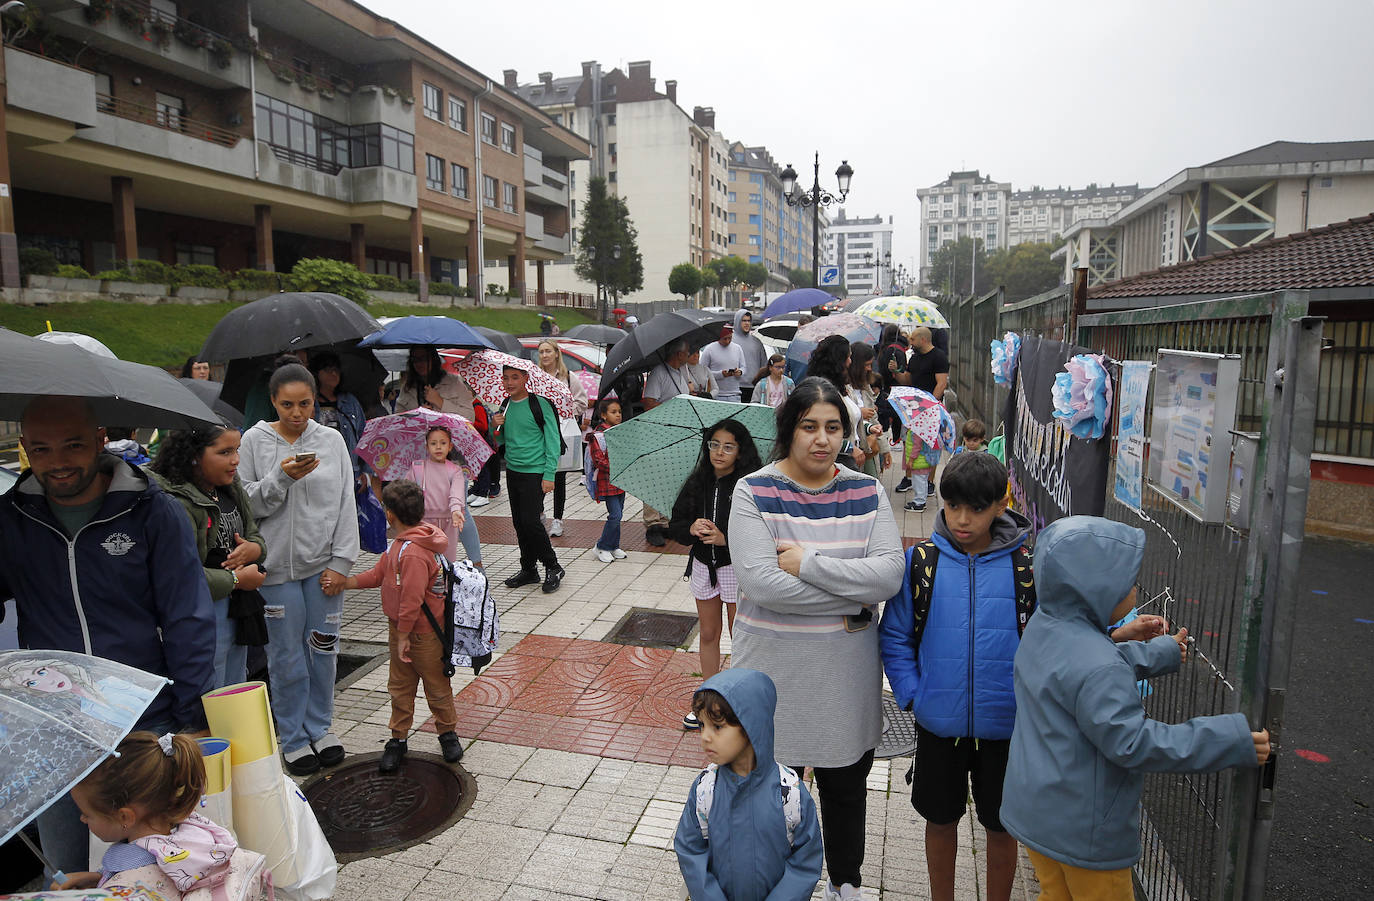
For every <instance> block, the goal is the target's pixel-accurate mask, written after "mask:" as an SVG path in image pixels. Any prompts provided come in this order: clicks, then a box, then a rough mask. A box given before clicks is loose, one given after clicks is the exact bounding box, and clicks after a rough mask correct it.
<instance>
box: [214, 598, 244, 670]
mask: <svg viewBox="0 0 1374 901" xmlns="http://www.w3.org/2000/svg"><path fill="white" fill-rule="evenodd" d="M214 606H215V687H216V688H223V687H224V686H226V685H235V684H237V683H239V682H242V681H243V680H245V679H247V678H248V647H247V645H241V644H234V629H235V624H234V621H233V620H232V619H230V618H229V599H228V598H220V599H219V600H218V601H215V605H214Z"/></svg>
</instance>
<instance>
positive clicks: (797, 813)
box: [697, 763, 802, 845]
mask: <svg viewBox="0 0 1374 901" xmlns="http://www.w3.org/2000/svg"><path fill="white" fill-rule="evenodd" d="M778 782H779V783H780V784H781V787H782V818H783V821H784V822H785V823H786V824H787V844H788V845H791V844H792V836H793V834H795V833H796V831H797V826H799V825H800V824H801V793H802V789H801V780H800V779H799V778H797V773H796V770H793V769H792V768H791V767H786V766H783V765H782V764H780V763H779V764H778ZM715 795H716V765H715V764H714V763H712V764H709V765H708V766H707V767H706V769H704V770H702V771H701V778H700V779H698V780H697V825H698V826H700V827H701V839H702V841H710V840H711V830H710V825H711V824H710V819H711V802H712V801H713V800H714V799H715Z"/></svg>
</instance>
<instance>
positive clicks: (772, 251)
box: [726, 141, 826, 292]
mask: <svg viewBox="0 0 1374 901" xmlns="http://www.w3.org/2000/svg"><path fill="white" fill-rule="evenodd" d="M727 158H728V160H729V166H730V169H729V176H728V182H729V191H728V192H727V196H726V215H727V217H728V218H727V223H726V225H727V228H728V229H729V239H728V241H729V243H728V245H727V248H726V249H727V251H728V252H729V253H732V254H735V255H737V256H739V257H741V258H742V259H744V260H747V261H748V262H750V263H762V264H763V265H764V266H765V267H766V268H767V269H768V281H767V282H766V283H765V284H764V285H763V286H762V287H761V288H760V290H762V291H770V292H771V291H786V290H787V289H788V287H789V286H790V282H789V280H788V274H789V272H790V271H791V270H793V269H803V270H805V271H806V272H808V273H810V272H811V271H812V259H811V241H812V228H813V225H814V223H813V221H812V210H811V208H810V207H804V206H801V205H797V206H789V205H788V203H787V199H786V198H785V197H783V193H782V179H781V178H779V175H780V173H781V171H782V169H781V167H779V166H778V164H777V162H776V161H775V160H774V159H773V156H772V154H771V153H769V152H768V148H766V147H749V146H746V145H745V144H744V143H742V142H740V141H735V142H734V143H732V144H731V145H730V148H729V155H728V157H727ZM821 212H822V217H823V220H824V210H822V211H821ZM825 224H826V223H825V221H822V227H824V226H825ZM821 246H824V245H823V244H822V245H821ZM808 278H809V276H808ZM807 284H810V282H809V281H808V282H807Z"/></svg>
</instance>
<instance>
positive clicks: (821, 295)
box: [763, 288, 835, 319]
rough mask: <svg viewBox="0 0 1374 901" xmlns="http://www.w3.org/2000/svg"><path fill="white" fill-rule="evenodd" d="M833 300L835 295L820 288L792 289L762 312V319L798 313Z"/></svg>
mask: <svg viewBox="0 0 1374 901" xmlns="http://www.w3.org/2000/svg"><path fill="white" fill-rule="evenodd" d="M834 299H835V295H833V294H830V293H828V292H826V291H822V290H821V289H820V288H794V289H793V290H791V291H788V292H787V293H786V294H784V295H783V296H782V297H779V298H778V299H777V300H775V301H773V302H772V303H770V304H769V305H768V307H767V308H766V309H765V310H764V311H763V318H764V319H767V318H769V317H770V316H781V315H783V314H784V313H800V312H801V311H802V310H809V309H811V308H812V307H818V306H820V305H821V304H826V303H830V301H832V300H834Z"/></svg>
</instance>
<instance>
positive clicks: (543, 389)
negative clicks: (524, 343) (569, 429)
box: [453, 350, 576, 418]
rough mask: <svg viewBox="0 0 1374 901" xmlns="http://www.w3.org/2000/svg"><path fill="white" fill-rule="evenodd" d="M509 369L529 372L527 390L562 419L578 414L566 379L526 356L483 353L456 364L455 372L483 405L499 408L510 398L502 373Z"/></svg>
mask: <svg viewBox="0 0 1374 901" xmlns="http://www.w3.org/2000/svg"><path fill="white" fill-rule="evenodd" d="M507 366H512V367H514V368H516V369H523V370H525V371H526V372H528V373H529V374H530V378H529V383H528V385H527V390H528V391H529V392H530V394H537V395H539V396H540V397H542V398H544V399H545V400H547V401H549V402H550V403H551V404H553V408H554V409H555V410H556V411H557V412H558V415H559V416H562V417H564V418H571V417H572V416H573V415H574V413H575V412H576V411H575V409H574V408H573V399H572V392H571V391H569V390H568V386H567V385H566V384H564V383H563V380H562V379H559V378H557V377H555V376H552V375H549V374H548V373H547V372H545V371H544V370H542V369H540V368H539V367H538V366H536V365H535V364H534V363H532V362H530V361H529V360H527V359H525V358H524V357H513V356H511V355H510V354H503V353H501V352H500V351H499V350H479V351H475V352H473V353H470V354H468V355H467V356H466V357H465V358H463V359H461V360H459V361H457V362H456V363H454V364H453V371H454V372H456V373H458V376H459V377H460V378H461V379H462V380H463V381H465V382H467V383H468V385H469V386H470V387H471V388H472V390H473V391H474V392H475V393H476V394H477V396H478V397H479V398H481V400H482V403H484V404H487V405H488V406H492V407H498V406H500V405H501V403H502V402H503V401H504V400H505V399H506V389H505V388H504V387H503V386H502V385H501V370H502V369H505V368H506V367H507Z"/></svg>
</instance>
